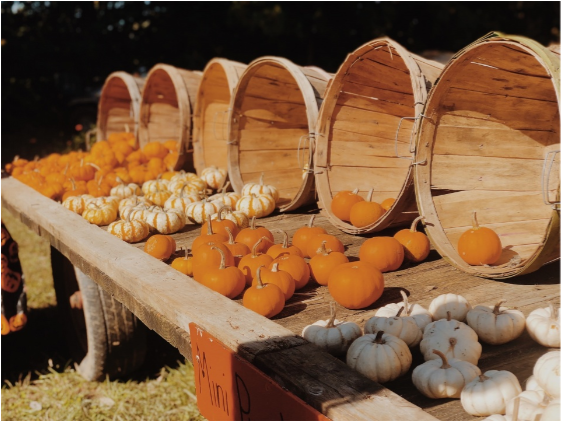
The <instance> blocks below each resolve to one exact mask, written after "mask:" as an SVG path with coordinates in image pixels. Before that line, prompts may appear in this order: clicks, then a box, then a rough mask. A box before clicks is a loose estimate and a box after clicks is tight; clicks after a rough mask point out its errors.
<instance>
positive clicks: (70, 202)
mask: <svg viewBox="0 0 563 423" xmlns="http://www.w3.org/2000/svg"><path fill="white" fill-rule="evenodd" d="M93 199H94V197H92V196H91V195H89V194H83V195H76V196H74V197H68V198H67V199H66V200H64V201H63V206H65V207H66V208H67V209H69V210H70V211H73V212H75V213H78V214H80V215H81V214H82V213H84V209H85V208H86V205H87V204H88V202H89V201H90V200H93Z"/></svg>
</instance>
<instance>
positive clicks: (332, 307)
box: [325, 301, 336, 329]
mask: <svg viewBox="0 0 563 423" xmlns="http://www.w3.org/2000/svg"><path fill="white" fill-rule="evenodd" d="M335 320H336V307H335V303H334V301H331V302H330V319H329V321H328V322H327V324H326V326H325V327H326V328H329V329H330V328H334V327H336V326H335V325H334V321H335Z"/></svg>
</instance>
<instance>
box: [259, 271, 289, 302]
mask: <svg viewBox="0 0 563 423" xmlns="http://www.w3.org/2000/svg"><path fill="white" fill-rule="evenodd" d="M278 267H279V263H274V264H273V266H272V269H271V270H270V269H267V268H266V267H264V266H260V268H261V269H262V270H261V272H262V273H261V276H262V283H265V284H269V283H271V284H274V285H276V286H277V287H278V288H279V289H281V291H282V292H283V295H284V297H285V301H287V300H289V299H290V298H291V297H292V296H293V294H294V292H295V280H294V279H293V276H291V275H290V274H289V273H287V272H285V271H283V270H279V269H278ZM257 285H258V279H256V278H254V279H252V286H257Z"/></svg>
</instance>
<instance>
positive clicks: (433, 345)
mask: <svg viewBox="0 0 563 423" xmlns="http://www.w3.org/2000/svg"><path fill="white" fill-rule="evenodd" d="M482 349H483V348H482V346H481V344H480V343H479V342H478V337H477V334H476V333H475V331H474V330H473V329H471V328H470V327H469V326H467V325H466V324H465V323H462V322H458V321H457V320H454V319H450V318H449V312H448V318H446V319H442V320H438V321H437V322H433V323H431V324H429V325H428V326H426V328H425V329H424V334H423V336H422V341H421V342H420V351H421V352H422V354H423V355H424V359H425V360H435V359H436V358H439V357H438V356H437V355H436V354H434V353H433V352H432V351H433V350H438V351H441V352H442V353H443V354H444V355H445V356H446V357H448V358H457V359H458V360H465V361H468V362H469V363H472V364H475V365H477V362H478V361H479V357H481V351H482Z"/></svg>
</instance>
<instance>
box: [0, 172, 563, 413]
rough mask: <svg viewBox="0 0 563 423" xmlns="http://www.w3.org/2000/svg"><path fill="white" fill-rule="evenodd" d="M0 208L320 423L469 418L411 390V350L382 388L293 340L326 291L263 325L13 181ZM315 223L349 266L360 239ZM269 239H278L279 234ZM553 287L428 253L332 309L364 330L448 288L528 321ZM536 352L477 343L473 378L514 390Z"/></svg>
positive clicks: (164, 328)
mask: <svg viewBox="0 0 563 423" xmlns="http://www.w3.org/2000/svg"><path fill="white" fill-rule="evenodd" d="M2 205H3V206H4V207H5V208H6V209H8V210H9V211H10V212H11V213H13V214H14V215H15V216H17V218H19V219H20V220H21V221H22V222H23V223H24V224H26V225H27V226H28V227H30V228H31V229H33V230H34V231H35V232H37V233H38V234H39V235H41V236H43V237H44V238H46V239H48V240H49V242H50V243H51V245H52V246H53V247H54V248H56V249H57V250H59V251H60V252H61V253H62V254H64V255H65V256H66V257H67V258H68V259H69V260H70V261H71V262H72V263H73V264H74V265H75V266H77V267H78V268H80V269H81V270H82V271H83V272H84V273H85V274H87V275H88V276H90V277H91V278H92V279H93V280H94V281H96V282H97V283H98V284H99V285H100V286H101V287H102V288H103V289H104V290H106V291H107V292H109V293H110V294H111V295H113V296H115V298H116V299H117V300H118V301H120V302H121V303H123V304H124V305H125V306H126V307H127V308H128V309H129V310H131V311H132V312H133V313H134V314H135V315H136V316H137V317H138V318H139V319H140V320H142V321H143V322H144V323H145V324H146V325H147V326H148V327H149V328H150V329H152V330H154V331H156V332H158V333H159V334H160V335H161V336H162V337H164V338H165V339H166V340H167V341H168V342H170V343H171V344H172V345H174V346H175V347H177V348H178V349H179V351H180V352H181V353H182V354H183V355H184V356H185V357H186V358H187V359H188V360H190V361H192V353H191V344H190V333H189V332H190V326H189V325H190V323H195V324H196V325H197V326H198V327H200V328H202V329H203V330H204V331H206V332H207V333H209V334H210V335H212V336H213V337H215V338H217V339H218V340H220V342H221V343H222V344H223V345H224V346H226V347H227V348H228V349H230V350H232V351H233V352H235V353H236V355H237V356H238V357H241V358H243V359H244V360H247V361H248V362H249V363H251V364H252V365H253V366H255V367H256V368H257V369H259V370H260V371H262V372H263V373H265V374H266V375H268V376H270V377H271V378H272V379H273V380H274V381H276V382H277V383H278V384H279V385H281V386H282V387H283V388H285V389H287V390H288V391H290V392H292V393H293V394H295V395H296V396H297V397H299V398H301V399H302V400H304V401H305V402H306V403H307V404H309V405H310V406H311V407H313V408H314V409H316V410H318V411H320V412H321V413H323V414H324V415H325V416H327V417H328V418H330V419H333V420H433V419H443V420H477V418H474V417H472V416H470V415H468V414H467V413H465V412H464V411H463V409H462V407H461V404H460V402H459V400H430V399H428V398H426V397H424V396H422V395H421V394H419V393H418V391H417V390H416V389H415V388H414V386H413V384H412V382H411V379H410V378H411V372H412V369H414V367H415V366H416V365H418V364H420V363H421V362H422V361H423V360H422V357H421V354H420V352H418V351H413V366H412V368H411V372H409V373H408V374H407V375H405V376H403V377H401V378H399V379H398V380H396V381H394V382H391V383H388V384H386V386H385V387H383V386H381V385H379V384H377V383H375V382H372V381H370V380H368V379H366V378H364V377H363V376H361V375H360V374H358V373H357V372H355V371H353V370H351V369H349V368H348V367H347V366H346V365H345V363H344V361H343V360H339V359H337V358H334V357H332V356H330V355H329V354H326V353H323V352H321V351H320V350H318V349H317V348H316V347H315V346H314V345H312V344H309V343H308V342H307V341H305V340H304V339H303V338H301V337H300V336H299V335H300V333H301V330H302V329H303V327H304V326H305V325H307V324H310V323H312V322H315V321H317V320H320V319H327V318H328V314H329V302H330V301H331V296H330V294H329V292H328V289H327V288H326V287H319V286H318V285H317V284H316V283H314V282H310V283H309V284H308V285H307V286H306V287H305V288H303V289H302V290H300V291H299V292H298V294H297V295H295V296H294V297H293V298H292V299H290V300H289V301H288V303H287V304H286V307H285V309H284V311H283V312H282V313H281V314H279V315H278V316H276V317H275V318H273V319H272V320H269V319H266V318H264V317H262V316H259V315H257V314H255V313H254V312H252V311H250V310H248V309H246V308H244V307H242V306H241V305H240V303H241V300H240V298H238V299H235V300H234V301H233V300H229V299H227V298H225V297H223V296H221V295H220V294H217V293H215V292H213V291H211V290H209V289H207V288H206V287H204V286H202V285H201V284H199V283H197V282H196V281H194V280H193V279H191V278H189V277H187V276H184V275H182V274H180V273H179V272H177V271H176V270H174V269H172V268H171V267H170V266H169V265H168V264H166V263H163V262H160V261H158V260H156V259H154V258H152V257H150V256H148V255H147V254H145V253H144V252H143V251H142V248H143V246H144V243H137V244H133V245H129V244H127V243H125V242H123V241H121V240H119V239H118V238H116V237H114V236H112V235H110V234H109V233H107V232H106V231H104V230H103V228H98V227H97V226H94V225H91V224H89V223H87V222H86V221H85V220H84V219H83V218H82V217H81V216H79V215H77V214H75V213H73V212H70V211H68V210H67V209H65V208H64V207H63V206H62V205H61V204H60V203H56V202H54V201H52V200H49V199H48V198H46V197H44V196H42V195H40V194H38V193H37V192H36V191H34V190H33V189H31V188H29V187H27V186H25V185H23V184H21V183H20V182H18V181H17V180H15V179H13V178H7V179H3V180H2ZM318 212H319V211H318V210H317V209H315V208H313V207H312V206H311V207H310V208H309V209H307V208H305V209H303V208H302V209H300V210H299V213H291V214H277V215H273V216H270V217H268V218H265V219H261V220H260V224H261V225H263V226H266V227H267V228H269V229H270V230H272V229H276V228H277V229H284V230H286V231H288V233H289V234H290V235H292V234H293V232H294V231H295V230H296V229H298V228H300V227H302V226H304V225H305V224H306V223H307V221H308V220H309V217H310V215H311V213H318ZM315 224H316V225H318V226H322V227H324V228H325V229H326V230H327V231H328V232H329V233H330V234H333V235H337V236H338V237H339V238H340V239H341V240H342V242H343V243H344V245H345V247H346V254H347V255H348V256H349V257H350V258H351V260H356V259H357V256H358V251H359V246H360V245H361V243H362V242H363V241H364V240H365V238H364V237H359V236H351V235H347V234H343V233H340V232H339V231H338V230H337V229H335V228H334V227H332V226H330V225H329V224H328V222H327V220H326V219H325V218H324V217H323V216H322V215H320V216H319V217H318V218H317V219H316V221H315ZM395 231H396V230H388V231H386V232H384V233H382V234H381V235H392V234H394V233H395ZM199 232H200V225H193V226H192V225H190V226H186V227H185V228H184V230H182V232H180V233H177V234H174V235H173V237H174V238H175V239H176V242H177V244H178V249H179V248H180V247H182V246H190V245H191V241H192V240H193V238H195V237H196V236H197V235H198V234H199ZM275 234H276V237H277V238H276V241H277V242H279V241H280V240H281V235H279V234H277V233H275ZM179 255H180V253H179V252H178V253H177V255H176V256H179ZM173 258H174V257H173ZM559 284H560V273H559V262H556V263H552V264H549V265H547V266H544V267H543V268H542V269H540V270H539V271H537V272H535V273H532V274H530V275H525V276H520V277H517V278H514V279H511V280H508V281H495V280H488V279H481V278H477V277H472V276H469V275H467V274H465V273H462V272H460V271H458V270H456V269H455V268H454V267H452V266H450V265H449V264H447V263H446V262H445V261H444V260H443V259H441V258H440V256H439V255H438V254H437V253H436V252H435V251H432V252H431V254H430V256H429V257H428V259H427V260H426V261H424V262H423V263H421V264H418V265H415V266H404V267H402V268H400V269H399V270H397V271H395V272H390V273H386V274H385V286H386V288H385V290H384V293H383V295H382V297H381V298H380V299H379V300H378V301H377V302H376V303H375V304H373V305H372V306H371V307H369V308H368V309H364V310H347V309H345V308H342V307H338V318H339V319H340V320H349V321H355V322H357V323H358V324H360V325H361V326H363V322H365V321H366V320H367V319H369V318H370V317H371V316H373V314H374V310H375V309H377V308H379V307H382V306H384V305H385V304H388V303H391V302H398V301H401V297H400V290H401V289H403V290H405V291H407V292H408V294H409V298H410V299H411V300H412V301H413V302H417V303H420V304H421V305H423V306H425V307H427V306H428V305H429V303H430V301H431V300H432V299H433V298H435V297H436V296H438V295H440V294H444V293H448V292H452V293H457V294H461V295H463V296H465V297H466V298H467V299H468V300H469V302H470V303H471V304H473V305H478V304H486V305H492V304H493V303H494V302H495V301H496V300H498V299H500V298H504V299H506V300H507V303H506V304H505V305H506V306H509V307H514V308H517V309H519V310H521V311H522V312H524V314H525V315H527V314H529V313H530V312H531V311H532V310H533V309H535V308H538V307H540V306H546V305H547V302H548V301H552V302H553V303H554V304H559V303H560V285H559ZM546 351H547V349H546V348H544V347H541V346H540V345H538V344H537V343H535V342H534V341H532V340H531V338H530V337H529V336H528V335H527V333H524V334H523V335H522V336H521V337H519V338H518V339H517V340H515V341H512V342H510V343H508V344H505V345H501V346H497V347H492V346H487V345H485V344H483V354H482V357H481V359H480V361H479V367H480V368H481V370H482V371H486V370H490V369H497V370H509V371H511V372H513V373H514V374H515V375H516V376H517V377H518V379H519V380H520V382H521V383H522V385H524V382H525V380H526V379H527V378H528V377H529V376H530V375H531V374H532V368H533V365H534V363H535V360H536V359H537V358H538V357H539V356H541V355H542V354H543V353H545V352H546Z"/></svg>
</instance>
